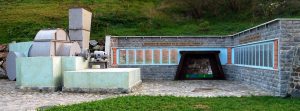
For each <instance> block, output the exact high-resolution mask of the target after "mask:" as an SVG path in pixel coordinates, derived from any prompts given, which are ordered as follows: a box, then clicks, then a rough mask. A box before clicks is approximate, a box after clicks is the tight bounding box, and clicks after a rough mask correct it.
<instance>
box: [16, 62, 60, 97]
mask: <svg viewBox="0 0 300 111" xmlns="http://www.w3.org/2000/svg"><path fill="white" fill-rule="evenodd" d="M16 69H17V82H16V87H17V88H19V89H23V90H45V91H56V90H58V89H60V87H62V73H61V57H22V58H17V67H16Z"/></svg>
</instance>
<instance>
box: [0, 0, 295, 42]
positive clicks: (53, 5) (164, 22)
mask: <svg viewBox="0 0 300 111" xmlns="http://www.w3.org/2000/svg"><path fill="white" fill-rule="evenodd" d="M175 1H178V0H174V2H173V1H171V2H172V3H170V0H83V1H80V0H64V1H61V0H51V1H48V0H0V43H7V42H10V41H29V40H32V39H33V38H34V36H35V34H36V33H37V32H38V30H40V29H43V28H64V29H67V28H68V9H69V8H70V7H86V8H89V9H90V10H92V12H93V20H92V33H91V37H92V39H101V38H103V37H104V36H105V35H225V34H232V33H235V32H238V31H241V30H243V29H246V28H249V27H252V26H254V25H257V24H259V23H262V22H265V21H267V20H271V19H273V18H276V17H298V15H300V14H297V13H296V14H293V15H288V14H289V13H288V14H284V15H278V14H277V15H275V16H272V17H268V18H266V17H260V16H257V17H249V14H247V13H248V12H249V10H247V11H244V12H242V11H243V10H242V11H239V12H236V13H224V14H222V15H221V14H220V13H219V14H217V15H214V16H211V14H210V12H209V11H206V13H203V14H204V16H201V17H194V16H189V15H187V14H185V13H182V12H183V10H182V9H184V8H183V7H180V6H181V5H180V4H173V3H176V2H175ZM178 6H179V7H178ZM184 11H189V10H184ZM204 11H205V10H204ZM201 14H202V13H201ZM205 15H207V16H205ZM218 15H220V16H218Z"/></svg>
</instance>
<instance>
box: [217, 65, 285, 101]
mask: <svg viewBox="0 0 300 111" xmlns="http://www.w3.org/2000/svg"><path fill="white" fill-rule="evenodd" d="M223 70H224V72H225V74H226V78H227V79H228V80H236V81H241V82H244V83H247V84H250V85H253V86H255V87H258V88H262V89H264V90H266V91H270V92H271V93H272V94H273V95H277V96H280V95H279V94H280V92H281V89H280V84H279V74H278V71H277V70H269V69H258V68H251V67H242V66H235V65H224V66H223Z"/></svg>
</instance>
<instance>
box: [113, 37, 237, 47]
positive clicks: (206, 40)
mask: <svg viewBox="0 0 300 111" xmlns="http://www.w3.org/2000/svg"><path fill="white" fill-rule="evenodd" d="M145 42H191V43H192V42H197V43H202V45H199V46H192V47H226V46H228V45H231V44H232V41H231V38H228V37H128V38H125V37H121V38H118V43H117V47H155V46H143V43H145ZM158 47H159V46H158ZM164 47H165V46H164ZM166 47H168V46H166ZM169 47H171V46H169Z"/></svg>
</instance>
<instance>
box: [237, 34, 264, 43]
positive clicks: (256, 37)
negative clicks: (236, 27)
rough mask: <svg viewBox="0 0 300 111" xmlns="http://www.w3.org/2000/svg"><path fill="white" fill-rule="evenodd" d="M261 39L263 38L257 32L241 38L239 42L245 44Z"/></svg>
mask: <svg viewBox="0 0 300 111" xmlns="http://www.w3.org/2000/svg"><path fill="white" fill-rule="evenodd" d="M259 40H261V36H260V34H258V33H257V34H254V35H250V36H246V37H245V38H242V39H240V40H239V42H240V44H245V43H249V42H254V41H259Z"/></svg>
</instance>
